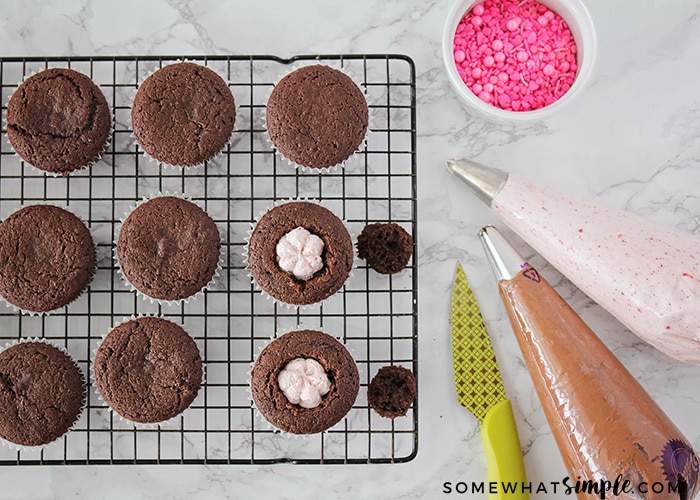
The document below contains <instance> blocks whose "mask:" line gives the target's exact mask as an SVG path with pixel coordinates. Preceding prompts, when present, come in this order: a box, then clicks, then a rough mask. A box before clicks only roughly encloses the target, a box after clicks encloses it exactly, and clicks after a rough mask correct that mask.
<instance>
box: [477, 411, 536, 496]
mask: <svg viewBox="0 0 700 500" xmlns="http://www.w3.org/2000/svg"><path fill="white" fill-rule="evenodd" d="M481 439H482V440H483V442H484V448H485V450H486V463H487V465H488V480H489V483H497V486H496V488H495V489H496V490H497V491H498V493H495V494H494V493H489V496H488V498H489V500H500V499H508V500H516V499H518V500H520V499H522V500H527V499H529V498H530V495H529V493H527V491H524V490H523V486H526V487H527V486H528V482H527V476H526V474H525V464H524V463H523V452H522V449H521V448H520V438H519V437H518V429H517V427H516V426H515V417H514V416H513V408H512V407H511V405H510V401H509V400H507V399H506V400H505V401H501V402H500V403H497V404H496V405H495V406H494V407H492V408H491V409H490V410H489V412H488V413H487V414H486V417H485V418H484V423H483V424H482V426H481ZM508 483H510V484H511V485H513V489H511V488H508V492H507V493H506V491H505V490H506V488H505V487H504V485H507V484H508ZM487 486H489V485H487ZM486 489H487V490H490V489H491V488H489V487H487V488H486Z"/></svg>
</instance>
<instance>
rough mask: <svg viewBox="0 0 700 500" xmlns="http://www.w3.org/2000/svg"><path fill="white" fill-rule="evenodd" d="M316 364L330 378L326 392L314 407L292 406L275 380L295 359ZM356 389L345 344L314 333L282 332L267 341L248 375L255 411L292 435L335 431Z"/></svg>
mask: <svg viewBox="0 0 700 500" xmlns="http://www.w3.org/2000/svg"><path fill="white" fill-rule="evenodd" d="M296 358H304V359H313V360H316V361H318V362H319V363H320V364H321V366H322V367H323V369H324V370H325V372H326V375H327V376H328V380H329V381H330V390H329V392H328V393H327V394H325V395H324V396H323V397H322V399H321V402H320V404H319V405H318V406H316V407H315V408H303V407H301V406H299V405H297V404H293V403H291V402H290V401H289V399H287V396H285V394H284V393H283V392H282V390H281V389H280V387H279V382H278V376H279V374H280V372H281V371H282V369H283V368H284V367H285V366H287V364H288V363H289V362H290V361H292V360H294V359H296ZM359 388H360V376H359V373H358V371H357V365H356V364H355V360H354V359H353V358H352V356H351V355H350V353H349V352H348V350H347V349H346V348H345V346H344V345H343V344H341V343H340V342H338V341H337V340H336V339H335V338H333V337H332V336H330V335H328V334H326V333H323V332H319V331H316V330H297V331H294V332H289V333H285V334H284V335H281V336H280V337H278V338H277V339H275V340H273V341H272V342H270V343H269V344H268V345H267V346H266V347H265V348H264V349H263V350H262V351H261V352H260V355H259V356H258V359H257V360H256V361H255V365H254V366H253V370H252V372H251V393H252V396H253V401H254V402H255V406H256V407H257V409H258V411H259V412H260V413H261V415H262V416H263V417H265V419H266V420H267V421H268V422H270V423H271V424H272V425H273V426H275V427H277V428H278V429H280V430H282V431H285V432H289V433H292V434H314V433H317V432H323V431H325V430H326V429H328V428H330V427H332V426H334V425H335V424H337V423H338V422H340V420H342V418H343V417H344V416H345V415H347V413H348V412H349V411H350V409H351V408H352V405H353V404H354V403H355V399H356V398H357V393H358V391H359Z"/></svg>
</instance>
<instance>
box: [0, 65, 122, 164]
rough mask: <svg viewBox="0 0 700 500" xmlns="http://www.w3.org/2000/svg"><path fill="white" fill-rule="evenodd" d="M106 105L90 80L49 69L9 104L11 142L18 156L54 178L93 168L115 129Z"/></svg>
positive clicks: (24, 85)
mask: <svg viewBox="0 0 700 500" xmlns="http://www.w3.org/2000/svg"><path fill="white" fill-rule="evenodd" d="M111 123H112V120H111V115H110V111H109V106H107V100H106V99H105V96H104V94H102V92H101V91H100V89H99V87H97V85H95V83H93V81H92V80H90V78H88V77H87V76H85V75H83V74H82V73H78V72H77V71H74V70H72V69H67V68H50V69H46V70H44V71H41V72H40V73H37V74H35V75H33V76H31V77H29V78H27V79H26V80H25V81H24V82H23V83H22V84H21V85H20V86H19V88H17V90H16V91H15V92H14V93H13V94H12V97H11V98H10V101H9V103H8V104H7V137H8V139H9V140H10V143H11V144H12V147H13V148H14V149H15V151H16V152H17V154H18V155H19V156H20V157H21V158H22V159H23V160H24V161H26V162H27V163H30V164H31V165H33V166H35V167H36V168H38V169H41V170H44V171H46V172H52V173H55V174H63V175H67V174H69V173H70V172H72V171H74V170H77V169H80V168H82V167H85V166H87V165H89V164H91V163H94V162H95V161H96V160H97V159H99V156H100V154H101V153H102V152H103V151H104V150H105V148H106V145H107V141H108V139H109V133H110V130H111Z"/></svg>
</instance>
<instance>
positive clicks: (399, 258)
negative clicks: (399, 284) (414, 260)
mask: <svg viewBox="0 0 700 500" xmlns="http://www.w3.org/2000/svg"><path fill="white" fill-rule="evenodd" d="M412 255H413V238H412V237H411V235H410V234H408V232H407V231H406V230H405V229H404V228H402V227H401V226H399V225H398V224H395V223H393V222H391V223H388V224H383V223H379V222H377V223H375V224H369V225H367V226H365V228H364V229H363V230H362V232H361V233H360V235H359V236H358V237H357V256H358V257H359V258H360V259H365V260H366V261H367V264H368V265H369V266H370V267H371V268H372V269H374V270H375V271H377V272H378V273H380V274H395V273H398V272H399V271H402V270H403V269H405V268H406V265H407V264H408V261H409V260H410V259H411V256H412Z"/></svg>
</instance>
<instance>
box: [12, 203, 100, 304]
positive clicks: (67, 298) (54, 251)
mask: <svg viewBox="0 0 700 500" xmlns="http://www.w3.org/2000/svg"><path fill="white" fill-rule="evenodd" d="M94 270H95V243H94V242H93V240H92V236H91V235H90V231H89V230H88V228H87V227H86V226H85V224H83V222H82V221H81V220H80V219H79V218H78V217H76V216H75V215H74V214H72V213H71V212H69V211H68V210H64V209H62V208H59V207H56V206H53V205H29V206H26V207H24V208H22V209H20V210H18V211H16V212H15V213H13V214H12V215H10V216H9V217H8V218H7V219H5V220H4V221H3V222H2V224H0V295H2V297H3V298H4V299H5V300H6V301H7V302H9V303H10V304H12V305H14V306H15V307H17V308H19V309H22V310H24V311H27V312H37V313H41V312H48V311H52V310H54V309H58V308H59V307H63V306H65V305H67V304H69V303H70V302H72V301H74V300H75V299H76V298H77V297H78V296H79V295H80V294H81V293H82V292H83V290H85V288H87V286H88V285H89V284H90V281H91V279H92V276H93V273H94Z"/></svg>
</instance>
